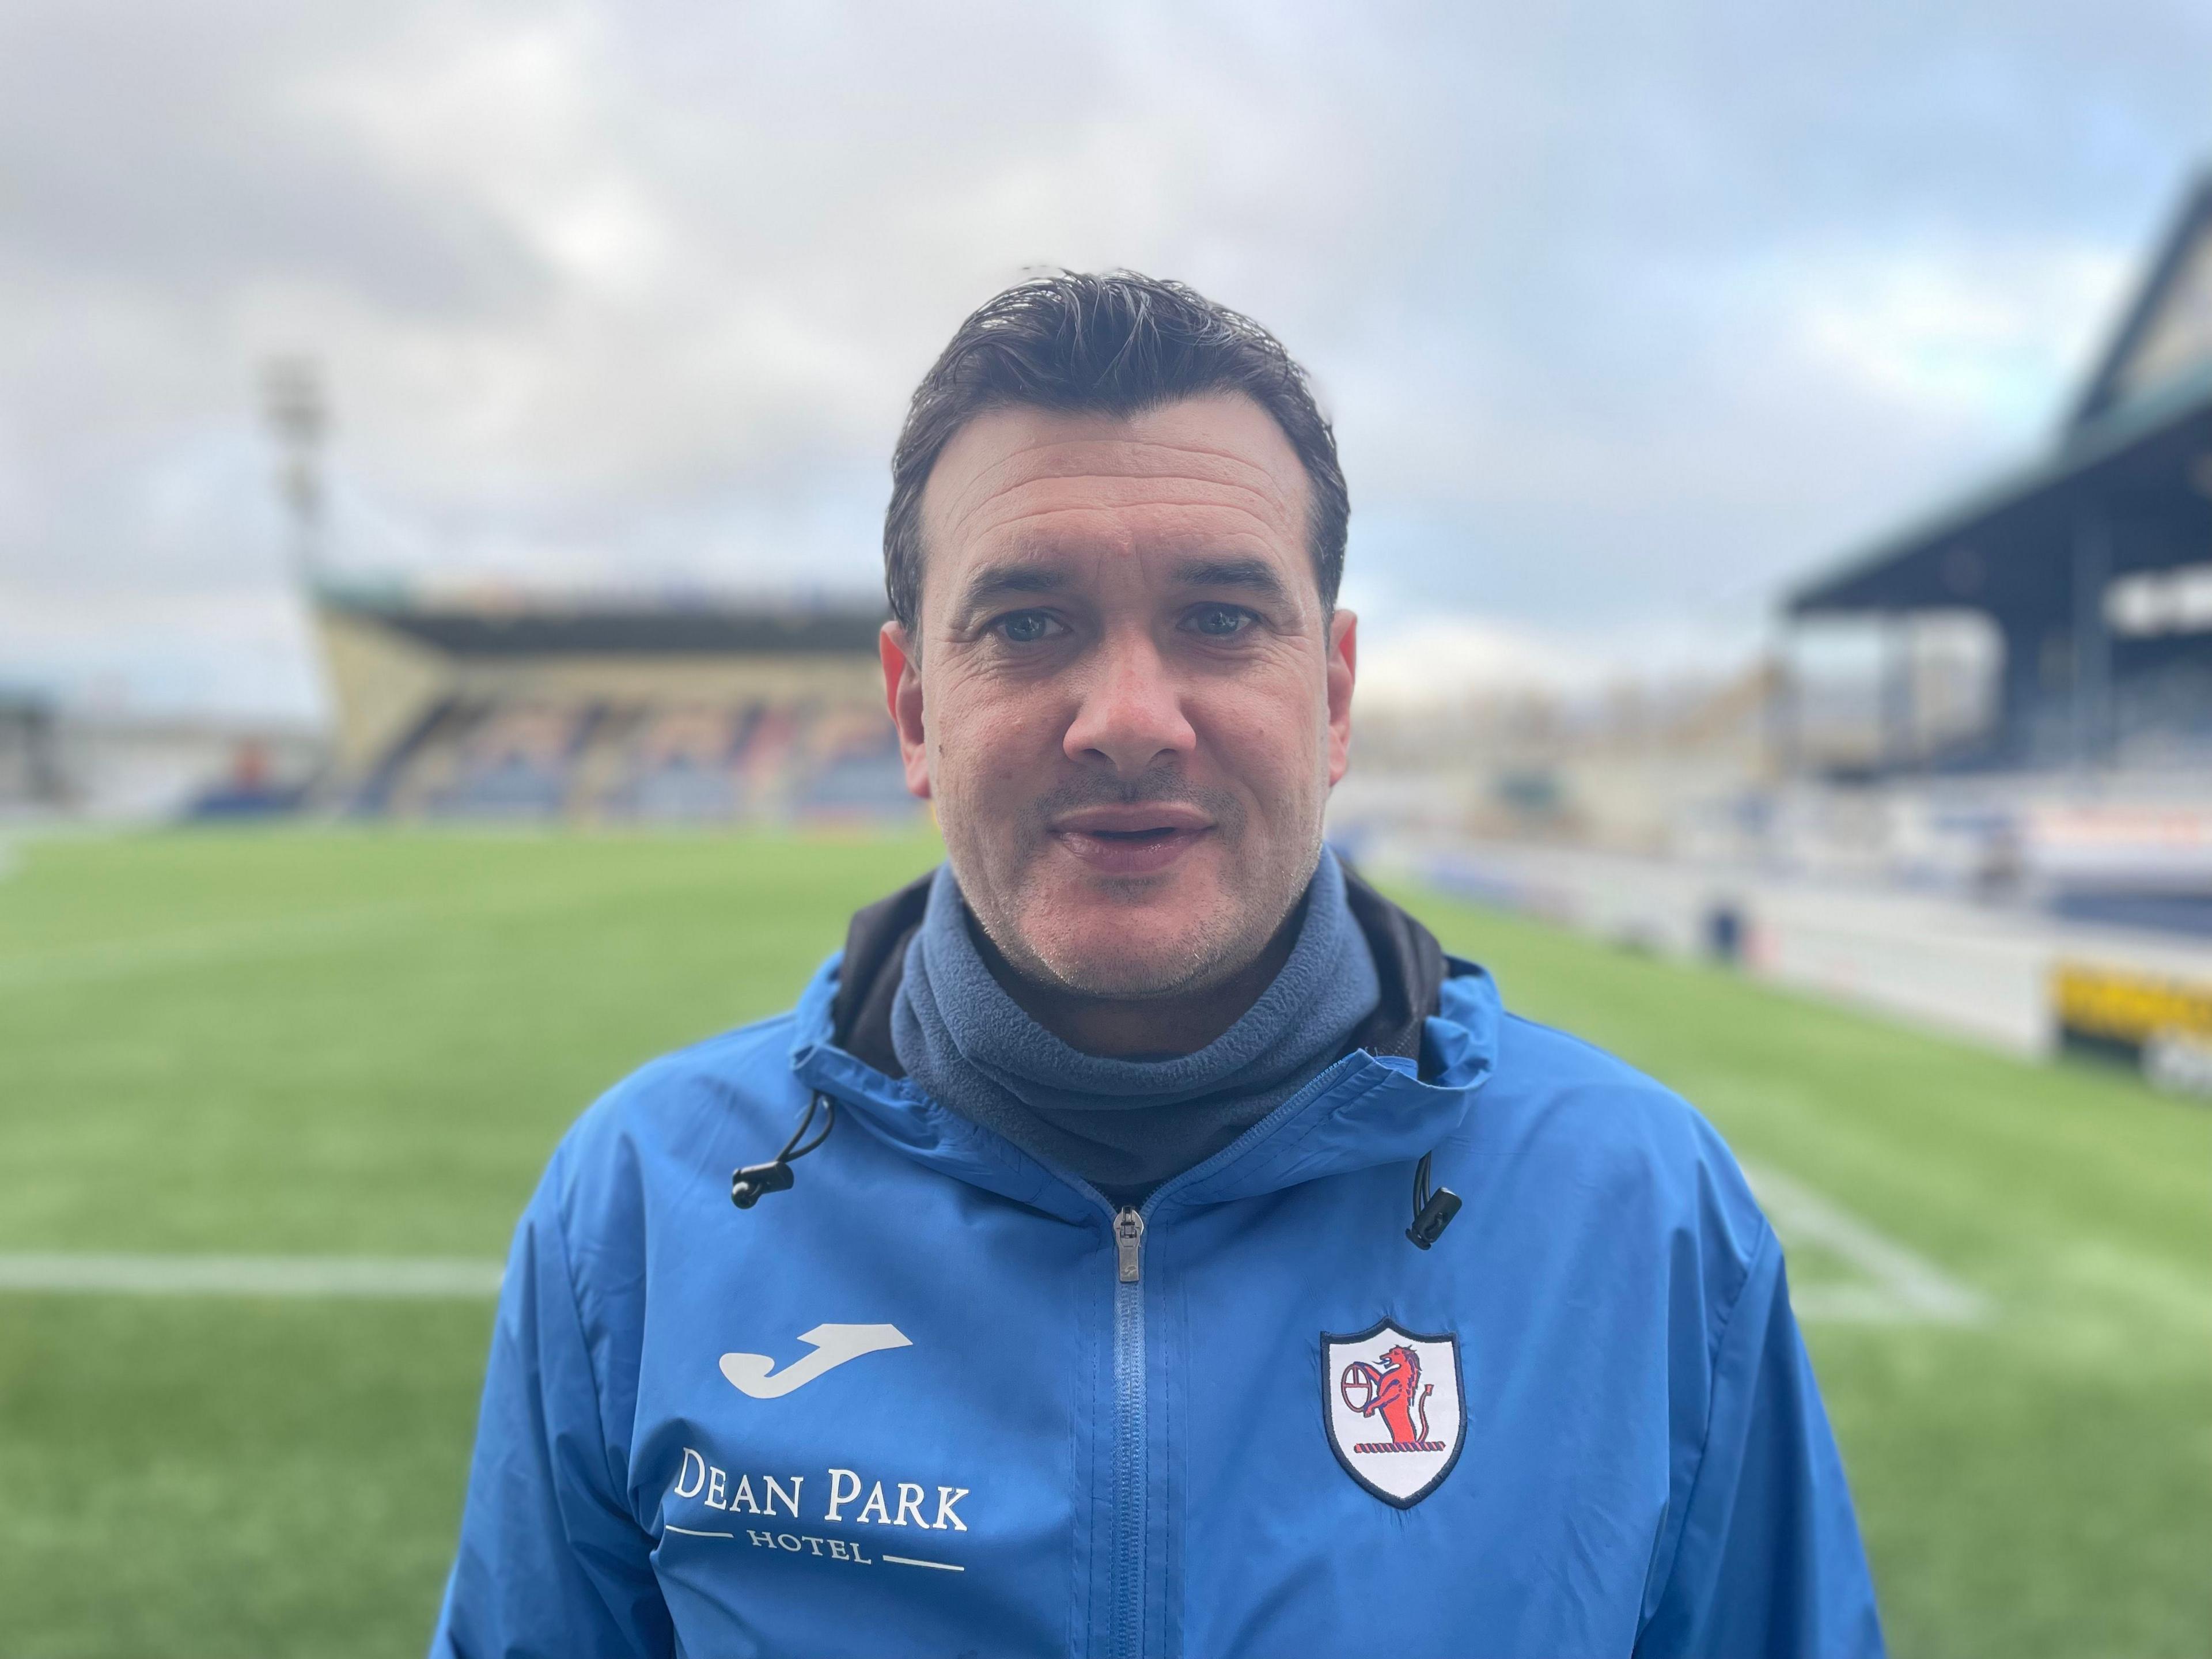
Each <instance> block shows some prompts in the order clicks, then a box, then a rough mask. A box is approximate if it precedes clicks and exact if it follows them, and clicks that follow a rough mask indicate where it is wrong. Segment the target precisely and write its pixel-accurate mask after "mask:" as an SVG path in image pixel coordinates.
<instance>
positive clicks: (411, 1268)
mask: <svg viewBox="0 0 2212 1659" xmlns="http://www.w3.org/2000/svg"><path fill="white" fill-rule="evenodd" d="M501 1272H502V1269H501V1264H500V1263H499V1262H497V1261H489V1260H482V1261H477V1260H470V1259H465V1258H453V1257H437V1256H374V1255H94V1254H89V1253H79V1252H76V1251H66V1250H32V1251H16V1252H13V1253H6V1254H0V1291H48V1292H60V1293H63V1294H72V1295H117V1296H286V1297H398V1298H462V1299H471V1300H473V1299H481V1298H483V1297H495V1296H497V1295H498V1294H499V1281H500V1277H501Z"/></svg>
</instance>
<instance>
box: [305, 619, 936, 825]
mask: <svg viewBox="0 0 2212 1659" xmlns="http://www.w3.org/2000/svg"><path fill="white" fill-rule="evenodd" d="M314 607H315V617H316V623H317V627H318V629H319V634H320V635H321V639H322V643H323V647H324V655H325V662H326V664H327V666H328V669H329V673H330V679H331V688H332V690H333V692H334V694H335V695H334V700H335V702H336V705H337V737H336V742H335V750H334V757H333V764H332V768H331V775H330V777H329V779H328V781H326V783H325V786H324V787H323V791H322V793H323V798H324V804H325V805H329V806H332V807H335V808H337V810H339V811H346V812H349V813H353V814H356V815H364V816H378V817H418V818H490V819H507V820H517V819H520V820H534V819H555V818H561V819H572V820H585V821H599V822H631V821H646V822H668V821H678V822H680V821H708V822H726V821H731V820H738V819H747V818H762V819H790V818H808V819H814V818H824V817H829V818H838V817H866V818H881V817H911V816H913V815H914V814H915V811H917V810H918V809H917V808H916V805H915V802H914V800H913V799H912V798H911V797H910V796H908V793H906V788H905V784H904V780H903V777H902V773H901V770H900V767H899V761H898V750H897V744H896V740H895V738H894V736H893V733H892V731H891V728H890V722H889V720H887V719H886V718H885V717H884V712H883V707H882V702H881V696H882V690H881V681H880V679H879V678H878V668H877V658H876V632H877V629H878V628H879V627H880V625H881V624H882V622H883V613H882V612H881V611H879V610H877V609H873V608H865V609H864V608H846V609H837V610H830V609H816V610H797V609H793V610H775V609H766V608H736V607H720V608H708V607H700V606H665V605H647V604H641V603H633V604H623V603H616V602H599V603H594V604H587V605H513V604H511V603H500V604H491V603H484V602H477V603H474V604H462V603H456V602H452V601H446V602H424V601H419V600H416V599H410V598H409V597H407V596H405V595H404V594H393V593H390V592H381V593H368V594H365V593H361V592H348V591H346V590H344V589H342V588H338V587H335V586H325V587H322V588H319V589H318V590H317V592H315V595H314Z"/></svg>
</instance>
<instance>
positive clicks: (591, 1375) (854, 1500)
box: [435, 273, 1881, 1659]
mask: <svg viewBox="0 0 2212 1659" xmlns="http://www.w3.org/2000/svg"><path fill="white" fill-rule="evenodd" d="M892 476H893V490H892V496H891V503H890V513H889V516H888V520H887V522H886V526H885V532H884V556H885V570H886V577H887V586H888V587H889V590H890V600H891V607H892V610H893V612H894V614H895V620H894V621H892V622H890V623H887V624H886V625H885V627H884V631H883V646H882V655H883V665H884V685H885V689H886V692H887V695H888V699H889V702H890V713H891V717H892V719H893V720H895V721H896V724H897V726H898V732H899V738H900V742H901V744H902V750H903V752H904V756H905V763H906V772H907V778H908V783H909V785H910V787H912V788H913V790H914V791H915V793H916V794H918V795H922V796H925V797H927V798H928V799H931V800H933V802H934V803H935V805H936V809H937V813H938V818H939V823H940V824H941V825H942V827H943V829H944V834H945V847H946V851H947V855H948V857H947V862H946V864H945V866H944V867H943V868H941V869H939V871H938V872H936V873H935V875H934V876H933V878H929V879H928V880H927V881H925V882H923V883H921V884H917V885H916V886H915V887H914V888H912V889H910V890H908V891H906V892H903V893H901V894H897V895H894V896H892V897H890V898H889V899H887V900H885V901H884V902H882V903H880V904H878V905H876V906H873V907H872V908H869V909H866V910H864V911H862V912H861V913H860V915H857V916H856V917H854V920H853V924H852V927H851V931H850V933H849V934H848V939H847V941H846V945H845V949H844V951H842V954H841V955H838V956H834V957H831V958H830V959H829V962H828V963H826V964H825V965H824V966H823V969H822V970H821V972H820V973H819V974H818V975H817V977H816V978H815V980H814V981H813V983H812V984H811V986H810V987H808V988H807V990H806V992H805V994H804V995H803V996H802V998H801V999H800V1001H799V1006H798V1008H797V1010H796V1011H795V1012H793V1013H790V1014H787V1015H785V1016H783V1017H781V1018H776V1019H773V1020H769V1021H767V1022H765V1023H764V1024H759V1025H755V1026H751V1027H748V1028H746V1029H745V1030H740V1031H737V1032H734V1033H732V1034H731V1035H729V1036H722V1037H718V1038H715V1039H714V1040H712V1041H709V1042H705V1043H703V1044H702V1045H700V1046H699V1047H698V1048H693V1049H690V1050H687V1051H685V1052H684V1053H682V1054H676V1055H672V1056H671V1057H669V1058H667V1059H664V1060H659V1061H658V1062H656V1063H655V1064H653V1065H652V1066H647V1068H646V1069H645V1070H644V1071H642V1072H641V1073H638V1074H637V1075H636V1076H635V1077H633V1078H632V1079H629V1081H627V1082H625V1083H623V1084H622V1085H620V1086H618V1087H617V1088H616V1089H615V1090H614V1091H612V1092H611V1094H610V1095H608V1096H607V1097H605V1099H603V1100H602V1101H600V1102H599V1104H598V1105H596V1106H595V1107H593V1108H592V1110H591V1111H590V1112H588V1113H587V1114H586V1115H585V1117H584V1118H583V1120H582V1121H580V1123H579V1124H578V1125H577V1126H576V1127H575V1128H574V1130H573V1131H572V1132H571V1133H570V1134H569V1136H568V1139H567V1140H566V1141H564V1142H563V1144H562V1146H561V1148H560V1150H559V1151H558V1152H556V1154H555V1156H554V1158H553V1162H552V1165H551V1167H550V1170H548V1171H547V1174H546V1176H545V1179H544V1183H543V1185H542V1186H541V1187H540V1188H539V1189H538V1194H537V1196H536V1198H535V1199H534V1200H532V1203H531V1206H530V1208H529V1210H528V1212H527V1213H526V1215H525V1216H524V1218H523V1220H522V1224H521V1226H520V1231H518V1233H517V1236H516V1239H515V1244H514V1251H513V1258H512V1261H511V1262H510V1265H509V1267H508V1270H507V1281H506V1286H505V1290H504V1291H503V1293H502V1296H501V1306H500V1313H499V1321H498V1327H497V1332H496V1334H495V1339H494V1343H493V1349H492V1356H491V1363H490V1370H489V1376H488V1378H487V1380H486V1383H485V1391H484V1406H483V1425H482V1427H481V1430H480V1431H479V1436H478V1441H477V1453H476V1462H475V1466H474V1469H473V1472H472V1474H471V1480H470V1488H469V1498H468V1508H467V1514H466V1516H465V1520H464V1522H463V1523H462V1532H461V1543H460V1553H459V1559H458V1561H457V1563H456V1565H455V1566H454V1569H453V1579H452V1583H451V1585H450V1587H449V1589H448V1591H447V1601H446V1607H445V1613H444V1618H443V1620H441V1625H440V1627H439V1631H438V1634H437V1637H436V1638H435V1650H436V1651H437V1652H439V1653H441V1654H459V1655H470V1656H477V1655H489V1654H502V1653H532V1654H576V1655H586V1654H589V1655H614V1654H631V1653H636V1654H670V1653H678V1652H681V1653H689V1654H702V1655H703V1654H764V1655H805V1656H829V1655H854V1656H868V1659H884V1656H896V1655H909V1654H911V1655H953V1654H991V1655H998V1654H1018V1655H1030V1654H1037V1655H1043V1654H1081V1655H1115V1656H1119V1655H1127V1656H1135V1655H1147V1656H1149V1655H1165V1654H1188V1655H1193V1656H1208V1659H1212V1656H1227V1655H1302V1654H1338V1653H1352V1652H1362V1653H1371V1652H1383V1653H1388V1654H1391V1655H1395V1656H1407V1659H1419V1656H1443V1655H1474V1656H1490V1655H1501V1656H1502V1655H1525V1656H1533V1659H1577V1656H1600V1655H1628V1654H1632V1653H1633V1654H1642V1655H1648V1656H1660V1655H1681V1656H1701V1659H1736V1656H1766V1655H1808V1656H1842V1655H1863V1654H1872V1653H1877V1652H1879V1651H1880V1649H1881V1635H1880V1632H1879V1629H1878V1626H1877V1625H1876V1621H1875V1610H1874V1602H1873V1597H1872V1592H1871V1589H1870V1588H1869V1583H1868V1579H1867V1574H1866V1568H1865V1565H1864V1561H1863V1557H1862V1554H1861V1552H1860V1547H1859V1541H1858V1536H1857V1528H1856V1524H1855V1522H1854V1521H1853V1518H1852V1513H1851V1507H1850V1498H1849V1496H1848V1494H1847V1492H1846V1491H1845V1489H1844V1479H1843V1474H1842V1470H1841V1468H1839V1466H1838V1461H1837V1455H1836V1451H1835V1447H1834V1444H1833V1443H1832V1439H1831V1438H1830V1436H1829V1432H1828V1426H1827V1423H1826V1419H1825V1417H1824V1415H1823V1413H1822V1411H1821V1407H1820V1399H1819V1396H1818V1395H1817V1393H1816V1391H1815V1389H1814V1383H1813V1376H1812V1372H1811V1370H1810V1369H1809V1368H1808V1364H1807V1362H1806V1358H1805V1354H1804V1351H1803V1347H1802V1344H1801V1343H1800V1341H1799V1339H1798V1335H1797V1332H1796V1326H1795V1324H1794V1322H1792V1320H1791V1317H1790V1304H1789V1296H1788V1291H1787V1289H1786V1287H1785V1285H1784V1277H1783V1271H1782V1258H1781V1251H1780V1249H1779V1247H1778V1245H1777V1244H1776V1243H1775V1240H1774V1236H1773V1234H1772V1233H1771V1231H1769V1229H1768V1227H1767V1225H1766V1223H1765V1220H1764V1218H1762V1217H1761V1216H1760V1214H1759V1209H1758V1207H1757V1206H1756V1205H1755V1204H1754V1202H1753V1200H1752V1197H1751V1194H1750V1193H1749V1192H1748V1191H1747V1189H1746V1188H1745V1186H1744V1183H1743V1180H1742V1177H1741V1175H1740V1174H1739V1173H1738V1172H1737V1170H1736V1168H1735V1164H1734V1162H1733V1161H1732V1160H1731V1158H1729V1154H1728V1152H1727V1150H1726V1148H1725V1147H1723V1146H1722V1145H1721V1143H1720V1141H1719V1139H1717V1137H1716V1136H1715V1135H1714V1134H1713V1133H1712V1131H1711V1129H1709V1128H1708V1127H1706V1126H1705V1123H1704V1122H1703V1121H1702V1120H1700V1119H1699V1117H1698V1116H1697V1115H1696V1114H1695V1113H1694V1112H1692V1110H1691V1109H1690V1108H1689V1107H1688V1106H1686V1105H1685V1104H1684V1103H1682V1102H1681V1101H1680V1100H1678V1099H1677V1098H1675V1097H1674V1096H1672V1095H1670V1094H1668V1093H1667V1092H1666V1091H1664V1090H1662V1089H1661V1088H1659V1087H1658V1086H1656V1085H1654V1084H1652V1083H1650V1081H1648V1080H1647V1079H1644V1078H1642V1077H1640V1076H1638V1074H1637V1073H1634V1072H1632V1071H1631V1070H1629V1069H1628V1068H1627V1067H1626V1066H1622V1065H1620V1064H1619V1063H1618V1062H1616V1061H1614V1060H1611V1059H1609V1058H1607V1056H1606V1055H1604V1054H1600V1053H1598V1052H1596V1051H1595V1050H1594V1049H1591V1048H1588V1047H1586V1046H1585V1045H1583V1044H1582V1043H1580V1042H1576V1041H1575V1040H1574V1039H1572V1038H1571V1037H1568V1036H1562V1035H1560V1034H1559V1033H1557V1032H1554V1031H1551V1030H1546V1029H1544V1028H1543V1027H1541V1026H1538V1025H1534V1024H1529V1023H1528V1022H1526V1021H1522V1020H1520V1019H1516V1018H1511V1017H1510V1016H1508V1015H1505V1014H1504V1013H1503V1012H1501V1010H1500V1007H1499V1004H1498V993H1497V991H1496V988H1495V987H1493V985H1492V981H1491V980H1490V979H1489V978H1488V976H1487V975H1485V974H1484V972H1483V971H1482V969H1480V968H1478V967H1476V966H1474V964H1473V963H1467V962H1462V961H1459V960H1457V959H1455V958H1452V957H1446V956H1444V955H1443V953H1442V952H1441V951H1439V950H1438V949H1437V945H1436V943H1435V941H1434V940H1433V939H1431V937H1430V935H1429V934H1428V933H1427V932H1426V931H1425V929H1424V928H1423V927H1421V926H1420V924H1419V922H1417V921H1414V920H1413V918H1412V917H1411V916H1409V915H1407V914H1405V913H1404V912H1403V911H1401V910H1400V909H1398V908H1395V906H1393V905H1392V904H1390V903H1389V902H1387V901H1385V900H1384V899H1383V898H1382V897H1381V896H1378V895H1377V894H1376V893H1375V892H1373V891H1372V890H1370V889H1368V888H1366V887H1364V886H1363V885H1362V884H1359V883H1358V881H1357V880H1355V879H1354V878H1352V877H1351V876H1350V875H1349V873H1348V872H1346V870H1345V869H1344V868H1343V867H1342V866H1340V864H1339V863H1338V862H1337V860H1335V859H1334V857H1333V856H1332V855H1331V854H1329V853H1328V850H1327V849H1326V848H1324V846H1323V844H1322V810H1323V807H1324V806H1325V805H1326V803H1327V800H1328V792H1329V789H1330V787H1332V786H1333V785H1334V783H1335V782H1336V781H1338V779H1339V778H1340V777H1341V776H1342V775H1343V774H1344V770H1345V766H1346V757H1347V752H1348V749H1349V745H1350V742H1351V735H1352V724H1351V720H1352V680H1353V671H1354V666H1355V663H1356V659H1357V658H1356V650H1355V638H1356V635H1355V625H1354V620H1353V617H1352V614H1351V613H1350V612H1349V611H1344V610H1341V609H1340V608H1338V607H1337V606H1336V605H1335V597H1336V590H1337V581H1338V576H1339V574H1340V570H1341V568H1342V564H1343V557H1344V547H1345V531H1346V519H1347V516H1348V511H1349V509H1348V505H1347V498H1346V490H1345V485H1344V480H1343V477H1342V474H1341V472H1340V471H1339V468H1338V464H1337V459H1336V453H1335V447H1334V439H1333V437H1332V436H1331V434H1330V431H1329V428H1328V425H1327V423H1326V422H1324V421H1323V420H1322V417H1321V416H1320V414H1319V412H1318V411H1317V410H1316V408H1315V405H1314V403H1313V400H1312V398H1311V396H1310V393H1309V392H1308V391H1307V387H1306V383H1305V379H1304V375H1303V374H1302V373H1301V372H1300V371H1299V369H1298V368H1297V365H1296V364H1294V363H1293V362H1291V360H1290V358H1289V357H1288V356H1286V355H1285V353H1284V351H1283V349H1282V348H1281V347H1280V346H1279V344H1278V343H1276V341H1275V340H1274V339H1273V337H1272V336H1270V335H1268V334H1267V332H1266V331H1263V330H1261V329H1260V328H1259V327H1258V326H1256V325H1254V324H1253V323H1251V322H1250V321H1249V320H1248V319H1244V318H1243V317H1240V316H1238V315H1237V314H1235V313H1231V312H1229V311H1226V310H1225V309H1223V308H1222V307H1218V306H1216V305H1214V304H1212V303H1211V302H1210V301H1206V300H1205V299H1203V298H1201V297H1200V296H1199V295H1196V294H1194V293H1193V292H1191V291H1190V290H1189V289H1186V288H1182V287H1181V286H1178V285H1176V284H1173V283H1160V282H1155V281H1152V280H1150V279H1147V278H1145V277H1141V276H1133V275H1128V274H1126V273H1125V274H1116V275H1112V276H1055V277H1049V278H1044V279H1040V280H1037V281H1035V282H1030V283H1024V284H1022V285H1021V286H1019V287H1017V288H1015V289H1011V290H1009V291H1008V292H1006V293H1005V294H1002V295H1000V296H999V297H998V298H996V299H995V300H994V301H991V302H990V303H989V304H987V305H986V306H985V307H983V308H982V309H981V310H980V311H978V312H977V313H975V315H974V316H972V317H970V318H969V319H968V320H967V322H966V323H964V324H963V325H962V327H961V329H960V331H959V332H958V334H957V336H956V337H954V339H953V341H952V343H951V345H950V346H949V347H948V348H947V349H946V350H945V355H944V356H942V357H941V358H940V359H939V361H938V362H937V364H936V366H935V367H934V368H933V369H932V370H931V371H930V373H929V374H928V376H927V379H926V380H924V381H923V382H922V385H921V389H920V390H919V391H918V392H916V394H915V399H914V404H913V407H912V410H911V411H910V413H909V416H908V421H907V424H906V428H905V431H904V433H903V434H902V436H901V439H900V441H899V446H898V449H897V452H896V457H895V459H894V461H893V465H892ZM742 939H743V919H742V918H732V948H737V949H741V948H743V946H742ZM833 1126H834V1129H833ZM777 1146H782V1149H783V1150H782V1152H781V1154H778V1155H775V1156H774V1157H771V1156H770V1154H771V1153H772V1152H775V1148H776V1147H777ZM802 1160H803V1161H802ZM733 1167H735V1168H736V1169H737V1175H736V1176H735V1178H734V1182H733V1179H732V1169H733ZM1454 1189H1455V1191H1454ZM1455 1193H1456V1196H1455ZM732 1196H734V1197H735V1198H736V1199H737V1200H738V1204H739V1206H740V1207H739V1208H735V1209H733V1208H732V1206H731V1204H730V1202H729V1200H730V1199H731V1197H732ZM1462 1200H1463V1202H1462Z"/></svg>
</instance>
